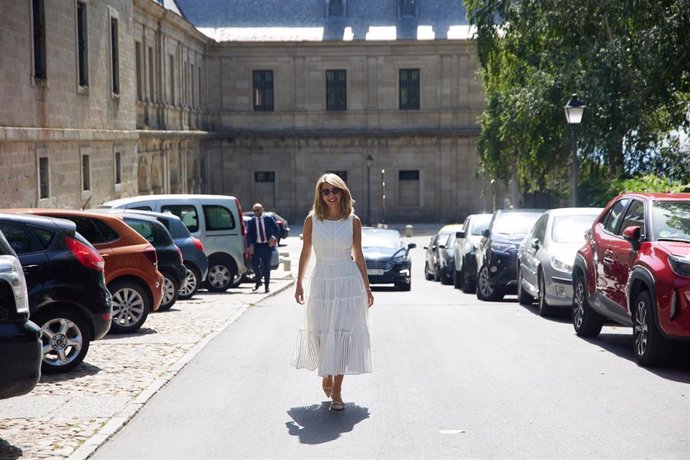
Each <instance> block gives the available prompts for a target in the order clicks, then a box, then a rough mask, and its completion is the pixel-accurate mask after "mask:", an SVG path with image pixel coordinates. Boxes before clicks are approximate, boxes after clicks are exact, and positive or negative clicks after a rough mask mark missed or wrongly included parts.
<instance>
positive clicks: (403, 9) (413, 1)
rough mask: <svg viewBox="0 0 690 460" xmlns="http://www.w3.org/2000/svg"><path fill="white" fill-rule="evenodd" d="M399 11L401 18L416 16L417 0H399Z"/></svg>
mask: <svg viewBox="0 0 690 460" xmlns="http://www.w3.org/2000/svg"><path fill="white" fill-rule="evenodd" d="M398 11H399V12H400V17H401V18H416V17H417V11H418V10H417V0H399V3H398Z"/></svg>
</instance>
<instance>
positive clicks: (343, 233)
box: [292, 215, 371, 377]
mask: <svg viewBox="0 0 690 460" xmlns="http://www.w3.org/2000/svg"><path fill="white" fill-rule="evenodd" d="M352 219H353V216H352V215H351V216H350V217H348V218H347V219H342V220H325V219H324V220H319V219H318V218H317V217H316V216H314V215H312V234H311V237H312V247H313V248H314V254H315V255H316V264H315V266H314V269H313V271H312V276H311V282H310V287H309V291H308V295H307V296H306V304H307V308H306V312H305V316H304V319H303V320H302V323H301V325H300V330H299V333H298V336H297V343H296V344H295V349H294V352H293V357H292V365H293V366H295V367H296V368H298V369H309V370H316V369H318V373H319V375H320V376H322V377H325V376H327V375H338V374H343V375H352V374H364V373H368V372H371V352H370V344H369V326H368V319H369V318H368V314H369V312H368V310H369V308H368V301H367V293H366V289H365V287H364V282H363V281H362V275H361V274H360V272H359V269H358V268H357V264H356V263H355V262H354V260H352V224H353V222H352Z"/></svg>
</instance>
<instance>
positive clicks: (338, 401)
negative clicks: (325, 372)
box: [331, 391, 345, 411]
mask: <svg viewBox="0 0 690 460" xmlns="http://www.w3.org/2000/svg"><path fill="white" fill-rule="evenodd" d="M344 409H345V403H344V402H343V398H342V397H341V396H340V391H338V393H337V395H336V393H335V392H333V399H332V401H331V410H337V411H340V410H344Z"/></svg>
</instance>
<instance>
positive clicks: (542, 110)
mask: <svg viewBox="0 0 690 460" xmlns="http://www.w3.org/2000/svg"><path fill="white" fill-rule="evenodd" d="M465 5H466V7H467V12H468V18H469V21H470V23H471V24H472V25H473V26H475V27H476V30H477V34H476V39H477V50H478V55H479V62H480V71H479V73H480V77H481V78H482V81H483V84H484V89H485V94H486V109H485V111H484V113H483V115H482V117H481V119H480V126H481V133H480V136H479V140H478V150H479V156H480V161H481V164H482V167H483V169H484V172H485V173H488V174H490V175H491V176H492V177H496V178H498V179H502V180H504V181H507V180H508V178H509V177H510V175H511V172H512V168H511V167H507V165H516V166H517V167H516V169H517V171H518V174H519V182H520V184H521V186H522V187H523V188H524V191H529V190H545V189H558V190H562V189H563V188H564V187H563V185H564V184H567V181H568V176H569V174H570V161H569V159H570V145H571V142H570V140H571V135H572V133H571V131H570V130H569V129H568V127H567V126H566V121H565V115H564V112H563V106H564V105H565V104H566V102H567V100H568V98H569V96H570V94H571V93H573V92H577V93H578V94H579V96H580V99H582V100H583V101H584V102H585V103H586V104H587V108H586V109H585V116H584V118H583V123H582V125H581V126H580V127H579V136H578V139H579V142H578V146H579V149H578V155H579V163H581V164H584V165H586V167H584V168H582V170H581V171H582V172H581V175H580V178H581V179H582V182H583V183H588V182H591V183H592V184H593V185H595V184H596V182H597V181H598V180H601V179H605V180H609V179H610V178H622V177H626V176H630V175H639V174H648V173H655V172H659V171H663V172H664V173H665V174H664V175H666V173H667V172H669V171H670V172H671V173H672V175H671V177H673V179H674V180H678V181H688V179H689V178H690V165H689V164H688V161H687V160H686V157H687V154H686V153H685V152H684V151H683V150H684V148H685V149H687V147H684V146H683V144H682V143H681V142H670V141H669V138H670V133H673V132H674V131H678V130H679V129H680V130H681V131H682V130H687V122H686V120H685V114H686V112H687V111H688V110H690V106H688V105H687V102H688V101H690V65H689V64H688V63H689V62H690V33H688V30H690V0H661V1H655V0H646V1H645V0H631V1H625V2H620V1H612V0H582V1H579V2H563V1H560V0H540V1H537V0H465ZM583 185H584V184H583ZM594 188H596V187H594ZM594 188H592V190H594ZM595 195H597V196H598V193H595Z"/></svg>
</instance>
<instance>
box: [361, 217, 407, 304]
mask: <svg viewBox="0 0 690 460" xmlns="http://www.w3.org/2000/svg"><path fill="white" fill-rule="evenodd" d="M415 247H417V245H416V244H414V243H409V244H407V245H405V243H404V242H403V240H402V237H401V236H400V232H398V231H397V230H391V229H377V228H363V229H362V252H363V253H364V261H365V262H366V264H367V275H369V284H393V285H395V287H396V288H398V289H400V290H401V291H409V290H410V289H411V288H412V280H411V276H410V275H411V270H412V256H411V255H410V249H412V248H415Z"/></svg>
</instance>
